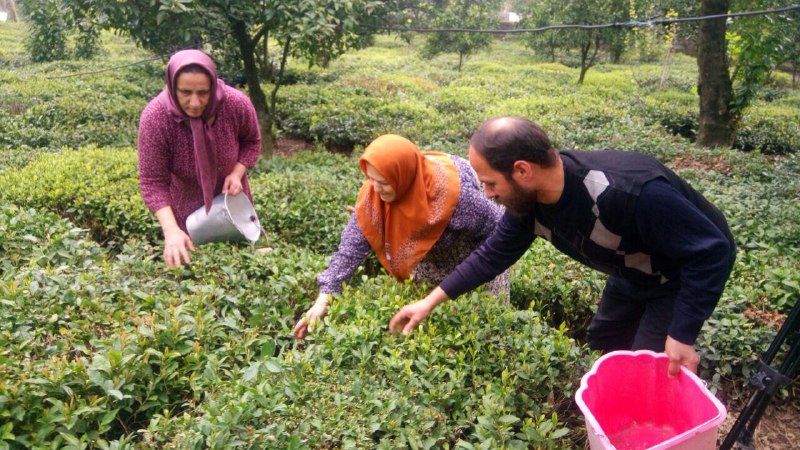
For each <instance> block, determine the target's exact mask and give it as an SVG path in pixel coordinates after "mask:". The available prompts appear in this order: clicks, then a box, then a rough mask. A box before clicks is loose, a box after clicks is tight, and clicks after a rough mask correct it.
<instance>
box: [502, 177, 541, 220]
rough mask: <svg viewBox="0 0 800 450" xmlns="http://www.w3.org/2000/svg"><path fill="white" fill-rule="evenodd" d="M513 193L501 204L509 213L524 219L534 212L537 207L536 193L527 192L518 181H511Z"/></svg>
mask: <svg viewBox="0 0 800 450" xmlns="http://www.w3.org/2000/svg"><path fill="white" fill-rule="evenodd" d="M509 182H510V184H511V187H512V191H511V193H510V194H509V195H507V196H506V197H504V198H503V199H502V201H500V202H499V203H500V204H501V205H503V206H505V207H506V211H508V212H509V213H511V214H513V215H515V216H518V217H522V216H525V215H527V214H528V213H530V212H531V211H533V208H534V207H535V206H536V192H535V191H531V192H526V191H525V189H523V188H522V186H520V185H519V184H517V182H516V181H514V180H513V179H510V180H509Z"/></svg>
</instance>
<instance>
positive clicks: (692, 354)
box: [664, 336, 700, 377]
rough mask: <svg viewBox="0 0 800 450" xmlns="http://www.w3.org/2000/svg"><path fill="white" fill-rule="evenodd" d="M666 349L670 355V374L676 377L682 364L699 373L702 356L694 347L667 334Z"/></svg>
mask: <svg viewBox="0 0 800 450" xmlns="http://www.w3.org/2000/svg"><path fill="white" fill-rule="evenodd" d="M664 351H666V353H667V356H669V369H668V372H667V373H668V374H669V376H670V377H674V376H675V375H677V374H678V372H680V370H681V366H684V367H686V368H687V369H689V370H691V371H692V373H697V366H698V364H700V357H699V356H698V355H697V352H696V351H694V347H693V346H691V345H687V344H684V343H682V342H679V341H676V340H675V339H672V338H671V337H670V336H667V343H666V344H665V345H664Z"/></svg>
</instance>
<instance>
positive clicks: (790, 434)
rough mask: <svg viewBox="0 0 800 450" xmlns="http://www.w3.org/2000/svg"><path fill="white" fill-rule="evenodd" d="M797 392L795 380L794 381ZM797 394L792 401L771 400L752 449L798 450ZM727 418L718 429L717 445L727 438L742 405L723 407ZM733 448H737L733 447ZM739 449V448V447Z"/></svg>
mask: <svg viewBox="0 0 800 450" xmlns="http://www.w3.org/2000/svg"><path fill="white" fill-rule="evenodd" d="M793 385H795V390H797V386H796V385H797V380H795V383H794V384H793ZM798 398H800V397H798V395H797V392H795V395H794V396H793V399H794V400H793V401H791V400H790V401H781V400H775V399H773V401H772V402H770V404H769V405H768V406H767V409H766V411H765V412H764V415H763V416H762V417H761V420H760V421H759V422H758V426H757V427H756V430H755V433H754V436H753V442H752V444H753V448H755V449H756V450H788V449H793V448H800V401H798ZM725 406H726V408H728V418H727V419H726V420H725V422H723V424H722V425H721V426H720V428H719V443H720V444H721V443H722V441H723V439H725V437H726V436H727V434H728V432H729V431H730V429H731V428H732V427H733V425H734V423H736V419H738V418H739V414H740V413H741V410H742V409H743V407H744V405H725ZM734 448H737V447H736V446H734ZM739 448H741V447H739Z"/></svg>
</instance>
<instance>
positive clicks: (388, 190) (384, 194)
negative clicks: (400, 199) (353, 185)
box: [365, 163, 397, 203]
mask: <svg viewBox="0 0 800 450" xmlns="http://www.w3.org/2000/svg"><path fill="white" fill-rule="evenodd" d="M365 166H366V169H367V178H369V181H370V182H371V183H372V188H373V189H375V192H377V193H378V195H379V196H380V197H381V200H383V201H384V202H386V203H391V202H393V201H395V200H397V193H396V192H395V191H394V188H392V186H391V185H390V184H389V182H388V181H387V180H386V178H384V177H383V175H381V174H380V172H378V171H377V170H375V168H374V167H372V165H370V164H369V163H366V164H365Z"/></svg>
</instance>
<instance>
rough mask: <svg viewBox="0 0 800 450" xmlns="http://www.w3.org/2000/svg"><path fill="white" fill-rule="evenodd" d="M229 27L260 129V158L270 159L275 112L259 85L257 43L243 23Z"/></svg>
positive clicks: (238, 22) (273, 141) (239, 22)
mask: <svg viewBox="0 0 800 450" xmlns="http://www.w3.org/2000/svg"><path fill="white" fill-rule="evenodd" d="M231 25H232V28H233V36H234V37H235V38H236V42H237V43H238V44H239V51H240V52H241V54H242V62H243V63H244V73H245V77H246V78H247V92H248V93H249V94H250V101H251V102H253V107H254V108H255V110H256V115H257V116H258V125H259V127H260V128H261V156H262V157H263V158H264V159H270V158H272V152H273V150H274V148H275V134H274V131H273V129H272V128H273V127H272V126H273V123H274V120H273V116H274V113H275V112H274V111H271V110H270V107H269V105H268V104H267V96H266V94H264V91H263V90H262V89H261V84H260V83H259V80H260V77H259V76H258V75H259V67H258V64H256V56H255V52H256V44H257V43H256V42H253V40H252V39H250V36H249V35H248V34H247V26H246V25H245V23H244V22H242V21H236V22H233V23H232V24H231Z"/></svg>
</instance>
